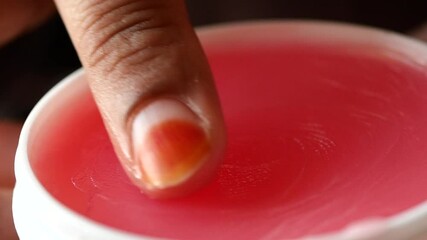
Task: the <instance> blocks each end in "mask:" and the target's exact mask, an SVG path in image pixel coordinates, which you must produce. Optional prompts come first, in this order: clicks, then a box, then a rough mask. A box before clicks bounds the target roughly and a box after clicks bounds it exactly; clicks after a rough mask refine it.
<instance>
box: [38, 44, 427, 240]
mask: <svg viewBox="0 0 427 240" xmlns="http://www.w3.org/2000/svg"><path fill="white" fill-rule="evenodd" d="M208 55H209V56H210V57H209V58H210V62H211V65H212V68H213V72H214V74H215V77H216V79H217V85H218V90H219V93H220V97H221V101H222V105H223V109H224V113H225V117H226V122H227V126H228V136H229V146H228V151H227V154H226V157H225V160H224V163H223V165H222V166H221V168H220V170H219V172H218V176H217V178H216V179H215V180H214V181H213V182H212V184H210V185H209V186H206V187H205V188H204V189H202V190H201V191H199V192H197V193H195V194H193V195H191V196H188V197H186V198H182V199H176V200H168V201H156V200H151V199H148V198H147V197H145V196H144V194H141V193H140V192H139V191H138V189H137V188H136V187H134V186H133V185H132V184H131V183H130V181H129V180H128V178H127V177H126V175H125V174H124V172H123V170H122V169H121V167H120V165H119V163H118V160H117V159H116V157H115V155H114V153H113V149H112V147H111V145H110V143H109V140H108V138H107V135H106V132H105V130H104V128H103V126H102V123H101V119H100V117H99V115H98V112H97V110H96V108H95V106H94V103H93V101H92V98H91V97H90V95H89V94H88V93H87V92H86V93H85V94H84V97H80V98H78V99H76V102H75V103H73V104H72V105H70V106H67V107H66V108H64V109H63V112H61V113H57V114H60V116H59V115H58V116H54V118H55V119H56V121H55V122H52V121H51V122H50V123H49V125H48V127H49V129H50V132H47V133H45V135H44V136H43V137H41V136H40V137H39V140H38V141H36V143H35V145H34V147H35V149H36V150H34V152H33V153H32V156H31V157H32V159H33V162H32V165H33V167H34V170H35V172H36V175H37V177H38V178H39V179H40V181H41V182H42V183H43V185H44V186H45V187H46V188H47V189H48V191H49V192H50V193H51V194H52V195H53V196H54V197H56V198H57V199H58V200H60V201H61V202H62V203H64V204H65V205H67V206H68V207H70V208H71V209H73V210H75V211H77V212H79V213H81V214H83V215H85V216H87V217H89V218H91V219H94V220H96V221H99V222H101V223H104V224H106V225H109V226H113V227H116V228H119V229H123V230H126V231H130V232H134V233H141V234H147V235H152V236H159V237H169V238H180V239H181V238H182V239H206V240H209V239H259V238H261V237H271V238H273V239H275V238H279V239H284V238H293V237H300V236H304V235H308V234H318V233H324V232H328V231H333V230H339V229H341V228H342V227H344V226H346V225H347V224H349V223H350V222H353V221H357V220H362V219H364V218H372V217H382V216H390V215H393V214H395V213H398V212H400V211H402V210H405V209H407V208H409V207H412V206H414V205H415V204H417V203H420V202H422V201H424V200H426V199H427V191H426V190H425V189H426V186H427V174H426V169H427V161H426V159H427V147H426V143H427V107H426V106H427V97H426V96H427V95H426V93H427V81H426V79H427V75H426V72H423V71H421V70H419V69H417V68H416V67H414V66H411V65H406V64H405V63H403V62H399V61H398V60H391V59H386V58H385V57H382V58H381V57H379V56H376V57H375V54H372V52H371V51H366V52H363V51H359V52H358V53H357V54H356V53H354V51H353V53H351V52H349V51H346V50H345V48H344V47H342V48H338V47H334V48H332V47H327V46H323V47H321V46H298V45H293V46H291V45H289V46H285V47H284V46H281V47H279V46H278V47H264V48H263V49H256V48H250V47H244V46H242V47H240V48H235V49H233V50H232V51H223V52H221V51H208Z"/></svg>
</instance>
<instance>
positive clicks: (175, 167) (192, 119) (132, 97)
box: [56, 0, 225, 197]
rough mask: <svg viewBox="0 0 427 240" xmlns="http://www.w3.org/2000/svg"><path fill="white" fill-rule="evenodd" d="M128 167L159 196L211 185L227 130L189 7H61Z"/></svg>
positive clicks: (163, 3)
mask: <svg viewBox="0 0 427 240" xmlns="http://www.w3.org/2000/svg"><path fill="white" fill-rule="evenodd" d="M56 4H57V7H58V9H59V11H60V13H61V15H62V17H63V19H64V22H65V24H66V26H67V29H68V31H69V34H70V35H71V38H72V40H73V43H74V45H75V47H76V49H77V52H78V54H79V56H80V59H81V61H82V63H83V65H84V67H85V69H86V73H87V76H88V79H89V82H90V86H91V89H92V92H93V94H94V96H95V99H96V102H97V104H98V106H99V109H100V111H101V114H102V116H103V119H104V123H105V125H106V128H107V130H108V132H109V134H110V138H111V140H112V142H113V145H114V147H115V150H116V153H117V154H118V156H119V158H120V160H121V162H122V164H123V166H124V168H125V169H126V170H127V172H128V173H129V175H130V176H131V177H132V179H133V180H134V182H135V183H136V184H137V185H138V186H140V187H141V188H142V189H144V190H145V192H147V193H148V194H149V195H151V196H154V197H170V196H176V195H182V194H185V193H186V192H188V191H191V190H194V189H195V188H197V187H199V186H200V185H201V184H203V183H205V182H206V180H207V179H209V177H210V176H211V175H212V173H213V172H214V169H215V168H216V166H217V165H218V162H219V160H218V159H219V158H220V156H221V155H222V152H223V149H224V142H225V133H224V124H223V119H222V115H221V110H220V106H219V103H218V98H217V95H216V90H215V87H214V85H213V81H212V76H211V73H210V70H209V66H208V64H207V61H206V59H205V56H204V53H203V51H202V50H201V47H200V44H199V42H198V39H197V37H196V35H195V33H194V31H193V29H192V27H191V25H190V23H189V21H188V18H187V13H186V9H185V6H184V1H183V0H110V1H105V0H85V1H83V0H78V1H76V0H56Z"/></svg>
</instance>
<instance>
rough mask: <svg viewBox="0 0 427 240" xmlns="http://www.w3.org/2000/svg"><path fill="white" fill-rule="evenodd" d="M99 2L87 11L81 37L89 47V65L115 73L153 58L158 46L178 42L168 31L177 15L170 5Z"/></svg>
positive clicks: (135, 2)
mask: <svg viewBox="0 0 427 240" xmlns="http://www.w3.org/2000/svg"><path fill="white" fill-rule="evenodd" d="M95 2H97V3H96V4H95V3H92V4H91V5H90V7H89V9H87V10H86V13H85V14H84V15H86V16H87V18H86V19H85V20H84V21H82V28H83V32H84V34H82V35H81V38H80V42H81V43H83V44H84V46H83V47H84V49H86V50H87V51H86V60H87V62H86V64H87V66H89V67H94V68H101V69H102V70H103V71H107V72H112V71H115V70H116V69H120V68H122V67H125V66H126V65H128V64H135V62H141V61H142V62H143V61H149V60H150V59H152V58H155V57H156V56H157V54H158V49H160V48H163V47H166V46H169V45H170V44H171V43H172V42H173V41H174V39H173V37H171V35H170V34H165V32H168V31H169V29H168V28H171V27H172V26H173V21H172V19H171V17H173V16H170V15H169V14H168V13H167V12H168V9H167V6H165V5H162V4H156V3H155V2H156V1H155V0H154V1H129V0H127V1H121V4H117V5H114V6H105V4H106V3H105V2H115V1H95ZM116 2H117V1H116ZM119 2H120V1H119ZM147 2H154V3H152V4H148V3H147ZM158 2H161V1H158Z"/></svg>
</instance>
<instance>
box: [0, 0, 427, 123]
mask: <svg viewBox="0 0 427 240" xmlns="http://www.w3.org/2000/svg"><path fill="white" fill-rule="evenodd" d="M187 6H188V10H189V15H190V18H191V21H192V23H193V25H194V26H196V27H198V26H203V25H210V24H215V23H223V22H232V21H239V20H254V19H320V20H330V21H340V22H350V23H356V24H363V25H369V26H374V27H379V28H384V29H388V30H392V31H397V32H401V33H410V32H413V31H414V30H416V29H419V28H420V27H421V26H422V25H423V24H424V23H425V22H427V0H405V1H403V0H389V1H385V0H381V1H379V0H216V1H214V0H187ZM0 34H1V33H0ZM79 67H80V62H79V60H78V58H77V56H76V53H75V51H74V49H73V47H72V45H71V42H70V40H69V38H68V35H67V33H66V31H65V28H64V26H63V24H62V22H61V20H60V18H59V17H58V16H57V15H54V16H52V17H51V18H50V19H49V20H48V21H47V22H46V23H45V24H43V25H41V26H39V27H38V28H36V29H34V30H32V31H31V32H28V33H26V34H25V35H23V36H21V37H20V38H18V39H16V40H15V41H13V42H12V43H10V44H8V45H6V46H4V47H2V48H0V119H16V120H20V119H24V118H25V117H26V116H27V114H28V113H29V111H30V110H31V108H32V107H33V106H34V104H35V103H36V102H37V101H38V100H39V99H40V97H41V96H43V94H44V93H45V92H46V91H47V90H49V89H50V88H51V87H52V86H53V85H54V84H56V83H57V82H58V81H59V80H61V79H62V78H63V77H65V76H66V75H68V74H69V73H71V72H72V71H74V70H75V69H77V68H79Z"/></svg>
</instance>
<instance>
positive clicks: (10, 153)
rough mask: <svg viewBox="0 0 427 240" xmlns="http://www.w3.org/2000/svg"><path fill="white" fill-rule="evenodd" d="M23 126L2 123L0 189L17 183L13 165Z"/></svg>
mask: <svg viewBox="0 0 427 240" xmlns="http://www.w3.org/2000/svg"><path fill="white" fill-rule="evenodd" d="M21 126H22V125H21V124H20V123H15V122H5V121H3V122H0V187H12V186H13V185H14V183H15V175H14V172H13V164H14V159H15V152H16V146H17V145H18V138H19V133H20V132H21ZM0 239H1V238H0Z"/></svg>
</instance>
